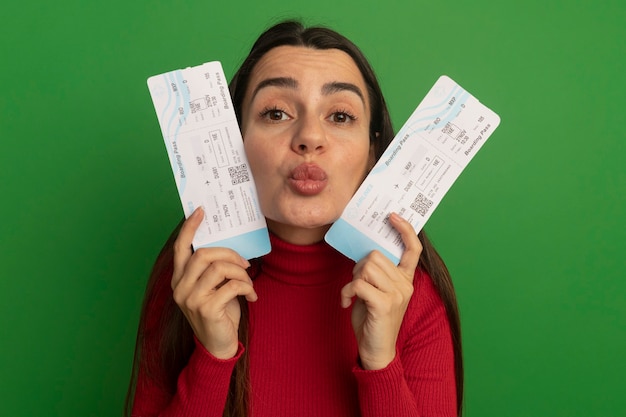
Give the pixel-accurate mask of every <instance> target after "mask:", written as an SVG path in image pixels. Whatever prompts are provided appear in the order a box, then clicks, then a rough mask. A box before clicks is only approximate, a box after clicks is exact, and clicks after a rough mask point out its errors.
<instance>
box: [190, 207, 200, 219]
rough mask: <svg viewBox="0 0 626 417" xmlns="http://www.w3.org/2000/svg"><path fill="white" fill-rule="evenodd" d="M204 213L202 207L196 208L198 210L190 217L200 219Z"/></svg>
mask: <svg viewBox="0 0 626 417" xmlns="http://www.w3.org/2000/svg"><path fill="white" fill-rule="evenodd" d="M200 213H202V206H198V207H196V209H195V210H194V211H193V213H191V216H190V217H198V216H199V215H200Z"/></svg>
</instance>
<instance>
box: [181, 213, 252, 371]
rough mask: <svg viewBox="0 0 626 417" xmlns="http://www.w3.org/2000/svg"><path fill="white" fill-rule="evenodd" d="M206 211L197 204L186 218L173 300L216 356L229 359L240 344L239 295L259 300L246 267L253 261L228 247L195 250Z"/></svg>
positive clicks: (204, 343) (197, 335) (200, 338)
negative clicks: (195, 243) (196, 239)
mask: <svg viewBox="0 0 626 417" xmlns="http://www.w3.org/2000/svg"><path fill="white" fill-rule="evenodd" d="M203 217H204V211H203V210H202V209H201V208H198V209H196V211H194V213H193V214H192V215H191V216H190V217H189V218H188V219H187V220H186V221H185V223H184V224H183V226H182V228H181V229H180V233H179V235H178V238H177V239H176V242H175V243H174V274H173V276H172V289H173V290H174V300H175V301H176V304H178V306H179V307H180V309H181V310H182V312H183V313H184V314H185V317H187V320H188V321H189V324H190V325H191V327H192V329H193V331H194V333H195V335H196V337H197V338H198V340H199V341H200V342H201V343H202V344H203V345H204V347H205V348H206V349H207V350H208V351H209V352H210V353H211V354H212V355H213V356H215V357H216V358H219V359H228V358H232V357H234V356H235V355H236V353H237V349H238V346H239V344H238V341H239V339H238V336H237V335H238V330H239V319H240V318H241V308H240V306H239V301H238V300H237V296H239V295H243V296H245V297H246V299H247V300H248V301H256V299H257V294H256V292H255V291H254V288H253V287H252V280H251V279H250V277H249V276H248V273H247V272H246V268H247V267H248V266H250V264H249V262H248V261H247V260H245V259H243V258H242V257H241V256H240V255H239V254H237V252H235V251H233V250H231V249H227V248H201V249H198V250H197V251H195V252H192V250H191V242H192V240H193V236H194V234H195V232H196V229H197V228H198V226H199V225H200V223H201V222H202V219H203Z"/></svg>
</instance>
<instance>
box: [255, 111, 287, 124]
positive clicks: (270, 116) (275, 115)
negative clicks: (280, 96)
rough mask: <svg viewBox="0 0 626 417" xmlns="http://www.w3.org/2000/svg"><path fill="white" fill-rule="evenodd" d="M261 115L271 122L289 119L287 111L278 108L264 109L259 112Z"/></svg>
mask: <svg viewBox="0 0 626 417" xmlns="http://www.w3.org/2000/svg"><path fill="white" fill-rule="evenodd" d="M261 117H262V118H264V119H267V120H270V121H272V122H279V121H281V120H287V119H289V116H288V115H287V113H285V112H284V111H283V110H280V109H275V108H274V109H266V110H263V111H262V112H261Z"/></svg>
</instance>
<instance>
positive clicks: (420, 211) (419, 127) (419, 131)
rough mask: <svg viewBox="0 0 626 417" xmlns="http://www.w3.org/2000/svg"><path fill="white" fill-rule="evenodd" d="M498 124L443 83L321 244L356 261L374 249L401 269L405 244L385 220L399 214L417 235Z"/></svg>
mask: <svg viewBox="0 0 626 417" xmlns="http://www.w3.org/2000/svg"><path fill="white" fill-rule="evenodd" d="M499 123H500V118H499V116H498V115H497V114H495V113H494V112H493V111H491V110H490V109H488V108H487V107H485V106H484V105H483V104H481V103H480V102H479V101H478V100H477V99H476V98H475V97H473V96H472V95H471V94H470V93H468V92H467V91H466V90H464V89H463V88H462V87H461V86H460V85H458V84H457V83H455V82H454V81H452V80H451V79H450V78H448V77H447V76H441V77H440V78H439V79H438V80H437V82H436V83H435V85H434V86H433V87H432V88H431V90H430V91H429V92H428V94H427V95H426V97H425V98H424V99H423V100H422V102H421V103H420V104H419V105H418V106H417V108H416V109H415V111H414V112H413V114H412V115H411V117H410V118H409V120H408V121H407V122H406V123H405V124H404V126H403V127H402V129H400V131H399V132H398V134H397V135H396V136H395V138H394V139H393V141H392V142H391V143H390V144H389V147H388V148H387V149H386V150H385V152H384V154H383V155H382V156H381V158H380V159H379V160H378V161H377V163H376V165H375V166H374V168H373V169H372V171H371V172H370V173H369V175H368V176H367V177H366V178H365V180H364V181H363V183H362V184H361V186H360V187H359V189H358V190H357V192H356V194H355V195H354V196H353V198H352V199H351V200H350V202H349V203H348V205H347V206H346V208H345V210H344V211H343V214H342V215H341V218H340V219H339V220H338V221H337V222H335V224H333V226H332V227H331V228H330V230H329V231H328V233H327V234H326V238H325V239H326V241H327V242H328V243H329V244H330V245H332V246H333V247H335V249H337V250H338V251H340V252H341V253H343V254H344V255H346V256H348V257H349V258H352V259H353V260H355V261H358V260H359V259H361V258H363V257H364V256H365V255H367V254H368V253H369V252H370V251H372V250H374V249H377V250H379V251H381V252H382V253H384V254H385V255H386V256H387V257H388V258H389V259H391V260H392V261H394V262H395V263H398V262H399V260H400V257H401V256H402V252H403V250H404V244H403V243H402V239H401V237H400V235H399V233H398V232H397V231H396V230H395V229H394V228H393V227H392V226H391V225H390V224H389V214H390V213H391V212H396V213H398V214H400V215H401V216H402V217H403V218H404V219H406V220H407V221H409V222H410V223H411V224H412V225H413V228H414V229H415V232H416V233H417V232H419V231H420V230H421V229H422V228H423V227H424V224H425V223H426V221H427V220H428V219H429V217H430V216H431V214H432V212H433V211H434V210H435V208H436V207H437V205H438V204H439V202H440V201H441V200H442V198H443V196H444V195H445V194H446V192H447V191H448V190H449V189H450V187H451V186H452V184H453V183H454V181H455V180H456V179H457V178H458V176H459V175H460V174H461V171H463V169H464V168H465V167H466V166H467V164H468V163H469V162H470V160H471V159H472V158H473V157H474V155H475V154H476V152H478V150H479V149H480V148H481V146H482V145H483V144H484V143H485V141H486V140H487V138H489V136H490V135H491V134H492V133H493V131H494V130H495V129H496V127H497V126H498V125H499Z"/></svg>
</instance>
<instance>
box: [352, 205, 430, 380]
mask: <svg viewBox="0 0 626 417" xmlns="http://www.w3.org/2000/svg"><path fill="white" fill-rule="evenodd" d="M389 220H390V221H391V225H392V226H393V227H394V228H396V230H398V232H399V233H400V236H401V237H402V241H403V242H404V246H405V251H404V253H403V254H402V257H401V258H400V263H399V264H398V266H396V265H394V264H393V262H391V261H390V260H389V259H388V258H387V257H386V256H384V255H383V254H382V253H380V252H378V251H372V252H371V253H370V254H369V255H367V256H366V257H365V258H363V259H361V260H360V261H359V262H358V263H357V264H356V265H355V266H354V270H353V272H352V275H353V279H352V281H351V282H350V283H349V284H347V285H346V286H345V287H343V289H342V290H341V305H342V306H343V307H344V308H346V307H349V306H350V304H351V303H352V298H353V297H357V299H356V300H355V302H354V306H353V308H352V327H353V328H354V333H355V335H356V339H357V343H358V347H359V357H360V359H361V366H362V367H363V368H364V369H369V370H373V369H382V368H385V367H386V366H387V365H389V363H391V361H392V360H393V359H394V358H395V356H396V340H397V338H398V333H399V331H400V326H401V325H402V320H403V318H404V313H405V312H406V309H407V306H408V304H409V300H410V299H411V295H412V294H413V276H414V274H415V268H416V267H417V263H418V261H419V257H420V254H421V252H422V244H421V243H420V241H419V239H418V238H417V235H416V234H415V231H414V230H413V226H412V225H411V224H410V223H409V222H407V221H406V220H404V219H402V217H400V216H399V215H398V214H395V213H392V214H391V215H390V216H389Z"/></svg>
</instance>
